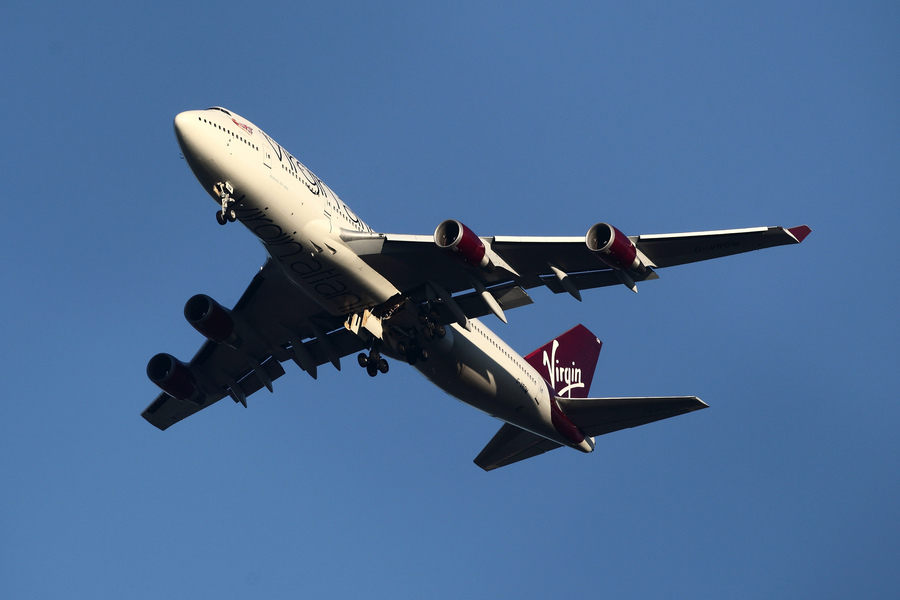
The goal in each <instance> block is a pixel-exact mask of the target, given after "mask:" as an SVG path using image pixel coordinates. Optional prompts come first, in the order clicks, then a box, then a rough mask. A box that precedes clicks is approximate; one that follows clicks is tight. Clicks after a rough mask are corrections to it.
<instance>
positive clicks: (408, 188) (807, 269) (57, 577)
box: [0, 2, 900, 599]
mask: <svg viewBox="0 0 900 600" xmlns="http://www.w3.org/2000/svg"><path fill="white" fill-rule="evenodd" d="M14 4H15V6H7V7H5V8H4V9H3V11H2V13H3V16H2V19H0V76H2V81H3V82H4V85H3V87H4V94H3V101H2V104H0V106H2V107H3V109H4V117H3V140H4V143H3V144H2V145H0V183H2V184H0V197H2V200H3V202H2V206H3V207H4V210H5V218H4V219H2V223H0V227H2V232H3V233H2V236H0V244H2V250H3V254H4V256H5V257H6V260H5V261H3V266H2V275H3V281H4V282H6V287H5V289H6V293H4V294H3V295H2V297H0V308H2V311H0V314H2V315H3V316H2V317H0V340H2V346H0V347H2V354H3V363H2V364H3V366H2V369H3V375H4V383H5V393H4V401H3V404H4V408H3V410H2V412H0V507H2V510H0V594H2V595H3V597H8V598H29V599H30V598H59V597H69V598H80V597H84V598H88V597H90V598H109V597H130V598H161V597H166V598H197V597H216V598H273V597H288V596H291V597H298V596H299V597H316V598H345V597H349V596H364V597H371V598H387V597H390V598H396V597H423V596H425V595H426V594H427V595H429V596H431V597H437V598H459V597H512V596H516V597H522V598H537V597H559V596H562V595H566V596H574V597H586V596H589V595H590V596H596V595H605V596H608V597H614V598H648V597H650V598H653V597H656V598H659V597H667V598H674V597H707V598H709V597H726V598H760V597H768V598H845V597H851V596H852V597H867V598H888V597H891V598H893V597H896V596H897V594H898V592H900V574H898V571H897V569H896V564H897V561H898V559H900V519H898V516H897V506H898V502H900V472H898V467H897V459H898V456H900V442H898V438H897V430H898V424H900V423H898V421H900V406H898V402H897V399H898V397H897V391H896V386H895V384H894V379H895V373H896V364H897V361H898V358H900V356H898V350H897V341H896V338H897V334H898V317H897V310H896V298H897V293H898V291H900V285H898V284H900V282H898V269H897V267H896V266H895V265H894V264H893V256H894V254H895V243H894V239H895V237H896V232H897V231H898V227H900V210H898V204H897V199H898V193H900V168H898V167H900V164H898V162H900V161H898V159H900V135H898V134H900V112H898V110H897V106H898V101H900V93H898V92H900V89H898V84H900V68H898V67H900V52H898V51H900V42H898V40H900V35H898V34H900V31H898V24H900V10H898V8H897V6H895V5H894V4H892V3H886V2H795V3H789V5H788V6H785V3H779V2H752V3H749V2H748V3H720V2H692V3H684V4H674V3H652V2H651V3H615V4H613V3H588V2H583V3H581V2H573V3H565V4H561V3H558V2H557V3H549V2H548V3H536V2H517V3H512V2H508V3H506V2H504V3H485V2H463V3H457V4H454V5H448V6H446V7H442V8H434V7H432V6H430V5H426V4H423V3H406V2H387V3H372V4H357V3H343V2H339V3H314V4H311V5H310V4H309V3H304V2H295V3H293V4H292V5H291V6H285V5H284V3H270V2H257V3H252V4H247V5H241V4H238V3H229V2H215V3H177V4H176V3H165V2H163V3H155V4H153V5H152V6H151V5H148V6H146V7H143V6H140V5H135V4H133V3H132V4H130V5H129V4H128V3H124V4H123V3H97V2H87V3H81V4H78V5H74V4H67V3H60V4H52V3H41V2H36V3H31V4H27V3H14ZM211 105H222V106H226V107H229V108H231V109H233V110H235V111H236V112H238V113H240V114H241V115H243V116H245V117H247V118H248V119H250V120H252V121H253V122H255V123H256V124H257V125H259V126H260V127H262V128H264V129H265V130H266V131H267V132H268V133H270V134H271V135H272V136H273V137H275V138H276V139H277V140H278V141H279V142H281V143H282V144H283V145H284V146H285V147H286V148H288V149H289V150H290V151H291V152H292V153H293V154H294V155H295V156H297V157H298V158H300V160H302V161H303V162H304V163H305V164H306V165H307V166H309V167H310V168H311V169H312V170H313V171H314V172H315V173H316V174H317V175H319V176H320V177H321V178H322V179H323V180H324V181H326V182H327V183H328V185H329V186H330V187H331V188H332V189H333V190H335V191H336V192H337V193H338V194H339V195H340V196H341V198H342V199H343V200H344V201H345V202H347V203H348V204H349V205H350V206H351V207H352V208H353V209H354V210H355V211H356V212H357V213H358V214H359V215H360V216H361V217H362V218H363V219H365V220H366V221H367V222H368V223H369V224H370V225H371V226H373V227H374V228H376V229H378V230H382V231H389V232H395V233H426V234H427V233H430V232H431V231H433V229H434V227H435V225H436V224H437V223H438V222H440V221H441V220H443V219H446V218H456V219H459V220H461V221H463V222H465V223H466V224H468V225H469V226H470V227H472V228H473V229H474V230H475V231H477V232H478V233H480V234H482V235H494V234H497V235H503V234H518V235H581V234H583V233H584V232H585V231H586V230H587V228H588V227H589V226H590V225H591V224H593V223H595V222H597V221H608V222H611V223H613V224H615V225H616V226H617V227H618V228H619V229H621V230H623V231H625V232H626V233H628V234H631V235H636V234H641V233H645V234H646V233H668V232H676V231H696V230H703V229H723V228H732V227H748V226H762V225H784V226H794V225H800V224H803V223H806V224H808V225H809V226H810V227H812V230H813V233H812V234H811V235H810V237H809V238H808V239H807V240H806V241H805V242H804V243H803V244H802V245H800V246H794V247H787V248H776V249H772V250H768V251H765V252H759V253H752V254H750V255H743V256H739V257H733V258H729V259H723V260H721V261H717V262H710V263H705V264H702V263H701V264H697V265H690V266H684V267H678V268H674V269H670V270H667V271H663V272H662V273H661V279H660V280H659V281H654V282H648V283H646V284H644V285H641V287H640V293H639V294H637V295H635V294H632V293H631V292H629V291H627V290H626V289H625V288H624V287H622V288H620V289H614V288H609V289H603V290H597V291H595V292H590V293H585V294H584V296H585V297H584V302H583V303H581V304H578V303H576V302H575V301H573V300H571V299H570V298H568V297H567V296H554V295H553V294H550V293H549V292H546V291H544V292H542V291H540V290H536V291H535V293H534V294H533V296H534V298H535V301H536V302H535V304H534V305H532V306H530V307H526V308H523V309H519V310H517V311H515V312H513V313H510V314H509V315H508V316H509V318H510V323H509V325H503V324H502V323H500V322H499V321H497V320H488V321H486V322H487V324H488V326H490V327H492V328H493V329H494V330H495V331H498V332H500V333H501V334H502V335H503V337H504V338H505V339H506V340H507V341H508V342H509V343H510V344H511V345H512V346H513V347H514V348H516V349H518V350H519V351H521V352H522V353H525V352H527V351H530V350H531V349H533V348H536V347H538V346H540V345H541V344H543V343H544V342H546V341H547V340H549V339H551V338H553V337H554V336H555V335H556V334H558V333H560V332H562V331H564V330H566V329H568V328H569V327H571V326H572V325H574V324H576V323H579V322H580V323H584V324H585V325H586V326H588V327H589V328H590V329H591V330H593V331H594V332H595V333H596V334H597V335H598V336H599V337H600V338H601V339H602V340H603V341H604V348H603V352H602V354H601V357H600V363H599V365H598V369H597V374H596V377H595V379H594V388H593V392H594V393H595V394H597V395H610V396H612V395H669V394H696V395H698V396H699V397H701V398H702V399H703V400H705V401H706V402H707V403H708V404H709V405H710V406H711V408H710V409H708V410H704V411H701V412H699V413H695V414H691V415H687V416H684V417H679V418H677V419H672V420H670V421H664V422H661V423H657V424H652V425H649V426H646V427H642V428H637V429H633V430H628V431H624V432H619V433H615V434H611V435H609V436H605V437H602V438H598V444H597V449H596V451H595V452H594V453H593V454H592V455H588V456H583V455H580V454H578V453H576V452H573V451H567V450H559V451H555V452H553V453H550V454H548V455H545V456H543V457H539V458H536V459H533V460H529V461H527V462H524V463H520V464H518V465H514V466H512V467H509V468H505V469H501V470H499V471H495V472H492V473H488V474H486V473H483V472H482V471H481V470H480V469H478V468H477V467H475V466H474V465H473V464H472V462H471V461H472V459H473V458H474V457H475V455H476V454H477V453H478V452H479V451H480V450H481V448H482V447H483V446H484V444H485V443H487V441H488V440H489V439H490V438H491V436H492V435H493V434H494V432H495V431H496V429H497V428H498V426H499V423H497V422H495V421H493V420H492V419H490V418H488V417H486V416H484V415H482V414H480V413H478V412H476V411H475V410H473V409H471V408H469V407H467V406H465V405H463V404H461V403H459V402H456V401H454V400H452V399H451V398H449V397H447V396H445V395H444V394H443V393H442V392H440V391H439V390H437V389H436V388H433V387H432V386H431V385H430V384H428V383H427V382H426V381H425V380H424V379H423V378H421V377H420V376H419V375H418V374H417V373H415V372H414V371H413V370H412V369H407V368H404V367H402V365H395V368H393V369H392V370H391V372H390V374H389V375H388V376H384V377H378V378H376V379H374V380H371V379H370V378H369V377H368V376H367V375H366V374H365V372H364V371H363V370H361V369H358V368H356V366H355V365H354V364H352V363H353V361H352V360H350V361H345V367H344V370H343V372H341V373H337V372H335V371H333V370H327V369H322V372H321V374H320V377H319V380H318V381H312V380H311V379H310V378H309V377H307V376H306V375H305V374H304V373H302V372H300V371H299V370H296V369H294V370H291V369H288V375H287V376H285V377H283V378H281V379H279V380H278V381H277V382H276V383H275V394H274V395H270V394H268V393H267V392H262V393H260V394H257V395H256V396H253V397H251V399H250V407H249V409H247V410H244V409H243V408H242V407H240V406H238V405H235V404H233V403H231V402H227V401H223V402H221V403H219V404H217V405H215V406H214V407H213V408H211V409H209V410H206V411H203V412H202V413H201V414H199V415H197V416H195V417H192V418H191V419H189V420H187V421H185V422H184V423H181V424H179V425H177V426H175V427H173V428H172V429H170V430H168V431H166V432H159V431H157V430H156V429H154V428H153V427H151V426H150V425H148V424H147V423H146V422H144V421H143V419H141V418H140V416H139V415H140V412H141V410H142V409H143V408H144V407H145V406H146V405H147V404H148V403H149V402H150V401H151V400H152V399H153V398H154V396H155V394H156V388H154V386H153V385H152V384H151V383H150V382H149V381H148V380H147V378H146V376H145V373H144V369H145V366H146V363H147V360H148V359H149V358H150V357H151V356H152V355H153V354H155V353H157V352H161V351H166V352H171V353H173V354H175V355H176V356H180V357H183V358H185V359H187V358H189V357H190V356H192V355H193V353H194V351H195V350H196V348H197V347H198V346H199V344H200V343H201V339H200V336H199V335H198V334H197V333H196V332H195V331H194V330H193V329H191V328H190V327H189V326H188V324H187V323H185V322H184V319H183V317H182V313H181V311H182V307H183V304H184V302H185V300H187V298H189V297H190V296H191V295H193V294H195V293H207V294H210V295H212V296H213V297H215V298H217V299H219V300H220V301H221V302H223V303H224V304H227V305H231V304H233V303H234V302H235V301H236V300H237V298H238V297H239V296H240V294H241V293H242V291H243V290H244V288H245V286H246V285H247V283H248V282H249V280H250V278H251V277H252V276H253V274H254V273H255V272H256V269H257V268H258V267H259V266H260V265H261V264H262V262H263V260H264V255H263V251H262V248H261V246H260V245H259V243H258V242H257V241H255V239H254V238H253V237H252V236H251V235H250V233H249V232H247V231H246V230H244V229H242V228H240V227H225V228H222V227H219V226H218V225H217V224H216V223H215V219H214V211H215V206H214V204H213V203H212V202H211V200H210V199H209V198H208V196H207V195H206V194H205V193H204V192H203V190H202V189H201V188H200V186H199V185H198V184H197V183H196V181H195V180H194V179H193V176H192V175H191V173H190V171H189V169H188V167H187V165H186V164H185V163H184V161H182V160H181V159H180V158H179V150H178V147H177V144H176V142H175V138H174V135H173V132H172V119H173V117H174V116H175V114H176V113H177V112H180V111H182V110H187V109H194V108H205V107H207V106H211Z"/></svg>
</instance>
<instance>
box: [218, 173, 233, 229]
mask: <svg viewBox="0 0 900 600" xmlns="http://www.w3.org/2000/svg"><path fill="white" fill-rule="evenodd" d="M213 193H214V194H215V195H216V196H218V197H219V198H220V199H221V200H222V210H220V211H218V212H217V213H216V221H218V223H219V225H224V224H225V223H234V222H235V221H237V211H236V210H234V205H235V203H236V202H237V200H235V199H234V198H233V197H232V196H231V194H233V193H234V188H233V187H232V186H231V184H230V183H228V182H227V181H225V182H222V181H220V182H219V183H217V184H216V185H214V186H213Z"/></svg>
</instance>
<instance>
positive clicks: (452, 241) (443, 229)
mask: <svg viewBox="0 0 900 600" xmlns="http://www.w3.org/2000/svg"><path fill="white" fill-rule="evenodd" d="M434 243H435V244H437V245H438V247H439V248H441V249H442V250H451V251H453V252H456V253H459V254H458V256H459V257H460V258H462V259H463V260H464V261H466V262H467V263H469V264H470V265H473V266H475V267H479V268H481V269H485V270H487V271H492V270H493V269H494V265H493V263H492V262H491V259H490V257H489V256H488V252H487V248H486V247H485V245H484V242H482V241H481V238H479V237H478V236H477V235H475V232H474V231H472V230H471V229H469V228H468V227H466V226H465V225H463V224H462V223H460V222H459V221H457V220H455V219H448V220H446V221H444V222H442V223H441V224H440V225H438V226H437V229H435V230H434Z"/></svg>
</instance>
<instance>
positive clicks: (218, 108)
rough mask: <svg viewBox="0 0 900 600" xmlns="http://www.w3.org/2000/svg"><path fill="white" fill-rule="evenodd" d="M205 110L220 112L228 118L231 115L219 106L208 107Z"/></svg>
mask: <svg viewBox="0 0 900 600" xmlns="http://www.w3.org/2000/svg"><path fill="white" fill-rule="evenodd" d="M206 110H221V111H222V112H223V113H225V114H226V115H228V116H229V117H230V116H231V113H230V112H228V111H227V110H225V109H224V108H222V107H220V106H210V107H209V108H207V109H206Z"/></svg>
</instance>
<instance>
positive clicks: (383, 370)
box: [378, 358, 390, 374]
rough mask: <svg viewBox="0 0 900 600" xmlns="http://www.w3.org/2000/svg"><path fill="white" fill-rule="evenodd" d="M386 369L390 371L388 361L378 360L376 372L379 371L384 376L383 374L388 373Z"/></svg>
mask: <svg viewBox="0 0 900 600" xmlns="http://www.w3.org/2000/svg"><path fill="white" fill-rule="evenodd" d="M388 369H390V365H389V364H388V361H386V360H384V359H383V358H379V359H378V370H379V371H381V373H382V374H384V373H387V372H388Z"/></svg>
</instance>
